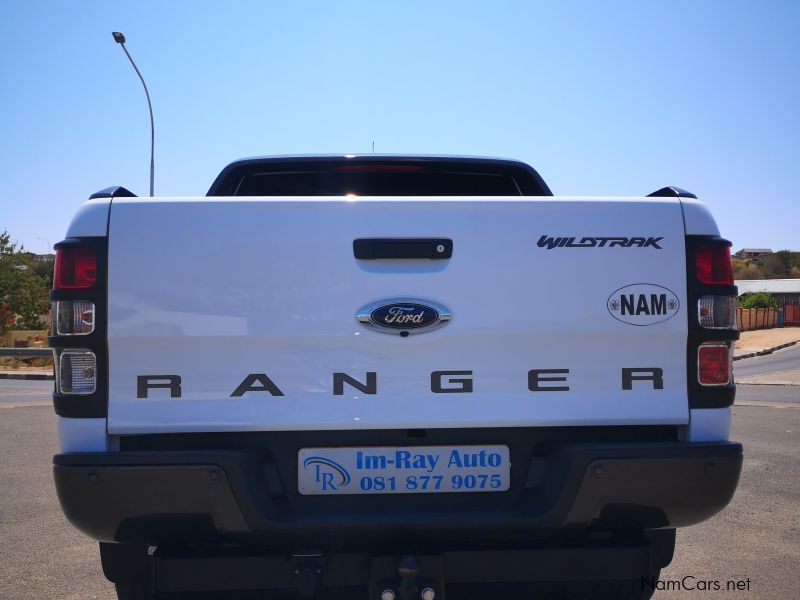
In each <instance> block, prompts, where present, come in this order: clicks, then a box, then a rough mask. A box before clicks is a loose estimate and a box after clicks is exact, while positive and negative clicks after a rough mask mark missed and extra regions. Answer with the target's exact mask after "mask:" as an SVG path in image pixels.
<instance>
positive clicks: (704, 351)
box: [697, 342, 732, 385]
mask: <svg viewBox="0 0 800 600" xmlns="http://www.w3.org/2000/svg"><path fill="white" fill-rule="evenodd" d="M731 358H732V357H731V351H730V345H729V344H727V343H722V342H709V343H706V344H700V347H699V348H698V349H697V381H698V382H699V383H700V385H729V384H730V383H731V379H732V377H731V373H732V366H731V365H732V363H731Z"/></svg>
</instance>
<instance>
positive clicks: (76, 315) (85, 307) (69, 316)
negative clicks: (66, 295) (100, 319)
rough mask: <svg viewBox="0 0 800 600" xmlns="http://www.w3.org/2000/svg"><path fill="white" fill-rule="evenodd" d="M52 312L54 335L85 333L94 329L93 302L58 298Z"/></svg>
mask: <svg viewBox="0 0 800 600" xmlns="http://www.w3.org/2000/svg"><path fill="white" fill-rule="evenodd" d="M53 314H54V315H55V327H54V329H55V335H87V334H90V333H92V332H93V331H94V314H95V309H94V302H90V301H89V300H59V301H57V302H55V310H54V311H53Z"/></svg>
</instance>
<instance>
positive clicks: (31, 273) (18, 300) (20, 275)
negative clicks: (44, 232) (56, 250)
mask: <svg viewBox="0 0 800 600" xmlns="http://www.w3.org/2000/svg"><path fill="white" fill-rule="evenodd" d="M45 264H46V263H45ZM43 268H44V267H43V266H42V265H41V264H40V263H37V262H36V260H35V259H34V257H33V255H32V254H30V253H28V252H25V250H24V248H23V247H22V246H21V245H19V244H17V243H16V242H13V243H12V242H11V236H10V234H9V233H8V231H4V232H3V233H2V234H0V333H5V332H6V331H7V330H8V329H14V328H18V329H41V327H42V325H41V322H40V320H39V317H40V316H41V315H42V314H43V313H44V312H45V311H46V310H47V308H48V300H47V290H48V289H49V285H48V278H47V276H45V275H42V274H40V273H41V271H42V269H43ZM50 268H51V269H52V265H51V266H50Z"/></svg>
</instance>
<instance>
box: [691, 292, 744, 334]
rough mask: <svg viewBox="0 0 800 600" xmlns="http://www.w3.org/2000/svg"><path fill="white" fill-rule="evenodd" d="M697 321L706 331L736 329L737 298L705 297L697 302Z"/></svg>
mask: <svg viewBox="0 0 800 600" xmlns="http://www.w3.org/2000/svg"><path fill="white" fill-rule="evenodd" d="M697 320H698V321H699V323H700V325H701V326H702V327H704V328H705V329H735V328H736V296H703V297H702V298H700V300H698V301H697Z"/></svg>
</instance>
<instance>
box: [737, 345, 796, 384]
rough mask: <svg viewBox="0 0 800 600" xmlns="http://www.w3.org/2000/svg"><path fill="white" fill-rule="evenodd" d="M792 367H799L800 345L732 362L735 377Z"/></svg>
mask: <svg viewBox="0 0 800 600" xmlns="http://www.w3.org/2000/svg"><path fill="white" fill-rule="evenodd" d="M793 369H800V346H792V347H791V348H787V349H785V350H778V351H777V352H773V353H772V354H767V355H765V356H756V357H754V358H745V359H743V360H737V361H736V362H734V363H733V373H734V375H735V376H736V377H750V376H752V375H765V374H767V373H777V372H780V371H791V370H793ZM799 393H800V392H799Z"/></svg>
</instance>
